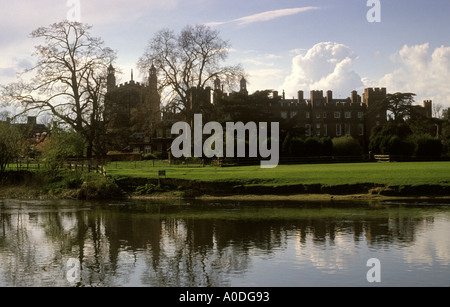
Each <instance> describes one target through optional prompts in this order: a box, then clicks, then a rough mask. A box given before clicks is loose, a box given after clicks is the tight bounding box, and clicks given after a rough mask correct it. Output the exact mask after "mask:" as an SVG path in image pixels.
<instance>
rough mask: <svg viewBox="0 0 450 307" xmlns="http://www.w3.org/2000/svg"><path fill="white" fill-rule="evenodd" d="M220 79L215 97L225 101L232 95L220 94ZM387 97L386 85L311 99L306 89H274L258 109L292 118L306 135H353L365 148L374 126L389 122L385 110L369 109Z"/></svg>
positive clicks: (316, 93) (314, 94)
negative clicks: (291, 92) (289, 92)
mask: <svg viewBox="0 0 450 307" xmlns="http://www.w3.org/2000/svg"><path fill="white" fill-rule="evenodd" d="M219 85H220V83H219V81H218V80H216V81H215V97H220V99H218V100H220V101H221V102H220V103H222V104H223V103H225V104H226V101H227V99H230V97H231V95H227V94H223V93H221V89H220V87H219ZM240 92H241V93H247V91H246V87H245V80H244V81H243V82H242V81H241V90H240ZM385 97H386V88H366V89H365V91H364V93H363V95H362V97H361V96H360V95H358V93H357V92H356V91H352V93H351V95H350V97H348V98H346V99H335V98H333V92H332V91H327V92H326V93H325V94H324V92H323V91H318V90H314V91H310V95H309V98H308V99H307V98H305V97H304V92H303V91H298V92H297V98H293V99H286V97H285V93H284V91H283V94H282V95H279V93H278V91H273V92H272V98H271V101H270V102H269V103H268V104H265V105H261V106H259V107H258V108H257V109H258V110H259V112H264V113H265V114H268V115H269V116H270V117H271V118H272V119H273V118H278V120H279V121H290V122H291V123H293V125H291V127H292V128H296V129H297V130H300V131H304V132H303V134H302V135H301V136H302V137H304V138H307V137H312V136H317V137H331V138H334V137H340V136H345V135H348V136H352V137H354V138H355V139H357V140H359V141H360V143H361V145H362V146H363V147H366V145H367V144H368V143H369V137H370V132H371V130H372V128H373V127H374V126H378V125H383V124H384V123H386V121H387V116H386V110H382V109H381V110H377V112H368V110H370V109H376V108H374V107H375V106H376V105H377V104H378V103H379V102H380V101H382V100H383V99H384V98H385Z"/></svg>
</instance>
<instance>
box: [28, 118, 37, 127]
mask: <svg viewBox="0 0 450 307" xmlns="http://www.w3.org/2000/svg"><path fill="white" fill-rule="evenodd" d="M27 124H28V125H36V116H28V118H27Z"/></svg>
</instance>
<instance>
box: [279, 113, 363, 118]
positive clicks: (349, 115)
mask: <svg viewBox="0 0 450 307" xmlns="http://www.w3.org/2000/svg"><path fill="white" fill-rule="evenodd" d="M341 113H342V112H334V113H333V117H334V118H341V116H342V114H341ZM305 114H306V118H311V112H306V113H305ZM295 115H297V111H291V112H287V111H281V118H283V119H287V118H288V116H289V118H293V117H294V116H295ZM315 116H316V118H317V119H319V118H327V116H328V113H327V112H323V113H315ZM356 116H357V118H359V119H361V118H363V116H364V113H363V112H358V113H357V114H356ZM344 117H345V118H352V112H349V111H347V112H344Z"/></svg>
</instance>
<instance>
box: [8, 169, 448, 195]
mask: <svg viewBox="0 0 450 307" xmlns="http://www.w3.org/2000/svg"><path fill="white" fill-rule="evenodd" d="M14 176H16V178H15V179H14V180H12V181H13V183H9V184H3V185H2V186H0V198H1V199H78V200H118V199H136V200H148V199H159V200H163V199H165V200H170V199H200V200H236V201H245V200H256V199H257V200H264V201H295V200H298V201H326V200H335V201H339V200H353V201H358V200H361V201H385V200H391V199H396V200H398V199H424V200H428V199H450V186H446V185H411V186H404V185H402V186H386V185H380V184H375V183H364V184H353V185H352V184H345V185H335V186H327V185H320V184H312V185H304V184H297V185H287V186H278V185H274V186H271V185H255V184H249V185H245V184H242V182H240V184H237V183H236V182H233V181H229V182H228V181H222V182H220V183H217V182H199V181H195V180H183V179H170V178H165V179H149V178H123V177H122V178H119V179H117V178H116V179H114V178H108V177H104V176H102V175H100V174H89V175H87V176H84V177H74V176H73V175H67V177H64V176H63V177H61V178H59V180H58V181H55V182H46V181H45V180H42V178H41V177H40V176H39V175H38V174H31V173H20V174H15V175H14Z"/></svg>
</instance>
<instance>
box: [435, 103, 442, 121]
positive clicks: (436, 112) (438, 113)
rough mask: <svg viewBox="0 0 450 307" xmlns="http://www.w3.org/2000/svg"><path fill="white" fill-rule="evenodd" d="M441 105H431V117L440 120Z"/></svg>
mask: <svg viewBox="0 0 450 307" xmlns="http://www.w3.org/2000/svg"><path fill="white" fill-rule="evenodd" d="M442 108H443V106H442V104H440V103H434V104H433V117H434V118H439V119H440V118H442Z"/></svg>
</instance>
